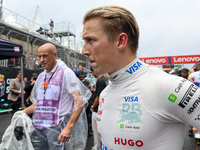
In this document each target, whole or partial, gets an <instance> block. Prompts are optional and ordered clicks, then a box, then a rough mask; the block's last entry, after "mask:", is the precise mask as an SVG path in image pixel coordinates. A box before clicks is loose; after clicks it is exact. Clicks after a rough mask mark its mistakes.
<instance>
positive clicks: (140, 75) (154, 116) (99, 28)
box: [82, 6, 200, 150]
mask: <svg viewBox="0 0 200 150" xmlns="http://www.w3.org/2000/svg"><path fill="white" fill-rule="evenodd" d="M83 24H84V28H83V32H82V38H83V40H84V41H85V43H84V46H83V49H82V54H83V55H87V56H88V58H89V61H90V62H91V66H92V67H93V69H94V71H95V73H97V74H99V75H101V74H104V73H108V74H109V75H110V84H109V85H108V86H107V87H106V88H105V89H104V90H103V91H102V93H101V95H100V98H99V109H98V111H99V112H98V118H97V127H98V132H99V133H100V136H101V141H102V149H103V150H111V149H112V150H120V149H126V150H132V149H134V150H147V149H150V150H161V149H162V150H169V149H170V150H182V147H183V142H184V137H185V136H184V135H185V124H190V125H192V126H194V127H196V128H197V129H200V121H199V120H198V119H196V118H197V117H198V115H199V114H200V109H199V108H198V107H199V105H200V90H199V89H198V87H197V86H195V85H194V84H193V83H191V82H189V81H188V80H187V79H184V78H182V77H177V76H172V75H169V74H167V73H165V72H164V71H162V70H160V69H159V68H157V67H154V66H150V65H148V64H146V63H144V62H142V61H141V60H139V59H138V58H137V55H136V54H137V49H138V40H139V27H138V25H137V22H136V19H135V18H134V16H133V15H132V14H131V12H130V11H128V10H127V9H125V8H122V7H119V6H102V7H98V8H94V9H92V10H89V11H88V12H87V13H86V14H85V16H84V19H83Z"/></svg>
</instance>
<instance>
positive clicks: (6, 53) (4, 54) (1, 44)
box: [0, 39, 23, 59]
mask: <svg viewBox="0 0 200 150" xmlns="http://www.w3.org/2000/svg"><path fill="white" fill-rule="evenodd" d="M22 54H23V49H22V45H20V44H16V43H13V42H10V41H7V40H4V39H0V59H8V58H16V57H22Z"/></svg>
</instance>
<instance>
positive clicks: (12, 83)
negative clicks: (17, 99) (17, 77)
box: [9, 80, 21, 94]
mask: <svg viewBox="0 0 200 150" xmlns="http://www.w3.org/2000/svg"><path fill="white" fill-rule="evenodd" d="M9 90H10V92H12V93H15V94H20V93H21V92H20V91H19V90H16V89H15V81H14V80H12V81H11V83H10V88H9Z"/></svg>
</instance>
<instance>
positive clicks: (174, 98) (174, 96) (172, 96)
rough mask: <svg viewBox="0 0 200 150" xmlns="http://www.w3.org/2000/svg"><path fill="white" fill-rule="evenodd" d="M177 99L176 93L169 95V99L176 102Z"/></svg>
mask: <svg viewBox="0 0 200 150" xmlns="http://www.w3.org/2000/svg"><path fill="white" fill-rule="evenodd" d="M176 99H177V96H176V95H174V94H170V95H169V97H168V100H169V101H171V102H172V103H174V102H175V101H176Z"/></svg>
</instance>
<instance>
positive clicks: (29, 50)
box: [0, 1, 89, 71]
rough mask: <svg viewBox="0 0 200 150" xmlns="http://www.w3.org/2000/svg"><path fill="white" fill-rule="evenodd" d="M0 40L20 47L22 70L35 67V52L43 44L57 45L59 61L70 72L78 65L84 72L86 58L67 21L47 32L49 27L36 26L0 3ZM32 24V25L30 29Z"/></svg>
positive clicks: (2, 64) (4, 61)
mask: <svg viewBox="0 0 200 150" xmlns="http://www.w3.org/2000/svg"><path fill="white" fill-rule="evenodd" d="M0 4H1V6H0V38H2V39H6V40H9V41H12V42H15V43H18V44H21V45H22V46H23V51H24V55H25V57H26V58H25V59H24V61H25V64H26V65H25V67H26V68H27V69H32V70H33V69H37V68H38V67H35V65H38V64H36V63H37V61H38V58H37V50H38V48H39V47H40V46H41V45H42V44H45V43H52V44H54V45H55V46H56V49H57V52H58V59H61V60H63V61H64V62H65V63H66V64H67V65H68V66H69V67H70V68H71V69H73V70H75V69H77V66H79V65H81V66H82V68H83V70H85V71H86V69H87V68H88V65H87V64H88V63H89V62H88V59H87V57H85V56H83V55H81V53H80V50H79V49H78V47H76V42H75V41H76V40H75V37H76V35H75V26H74V25H73V24H71V23H69V22H62V23H57V24H54V30H53V32H51V31H50V30H49V25H39V24H37V23H35V22H33V21H32V20H29V19H27V18H25V17H23V16H21V15H19V14H17V13H15V12H13V11H11V10H9V9H7V8H4V7H2V2H1V1H0ZM33 25H34V26H33ZM8 62H9V61H8V60H1V61H0V66H4V67H7V66H9V63H8Z"/></svg>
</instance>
